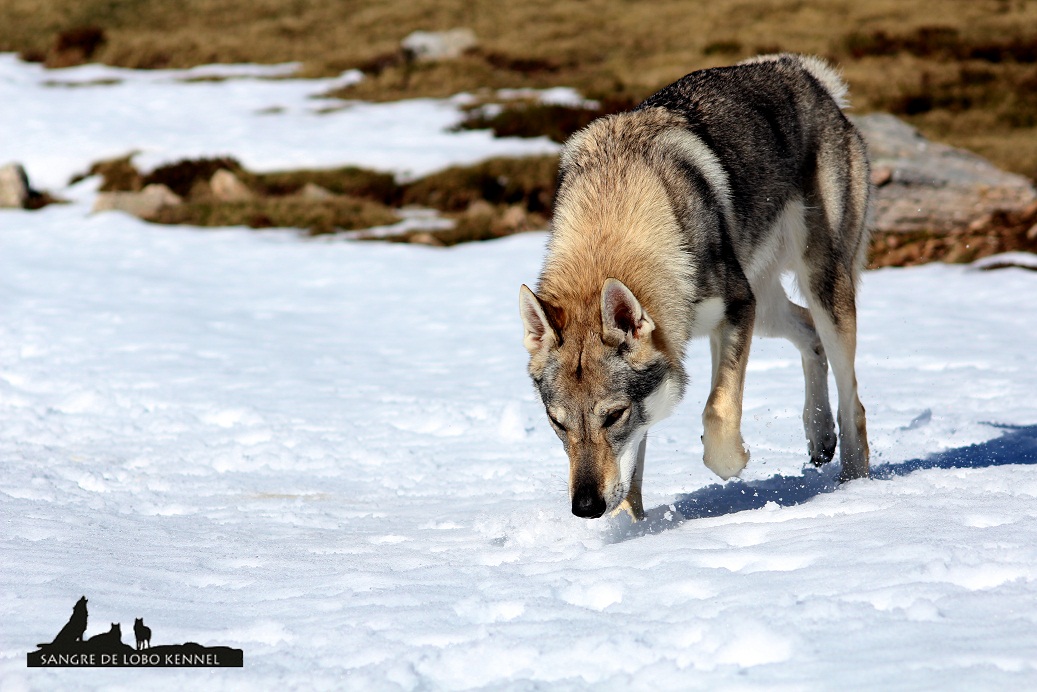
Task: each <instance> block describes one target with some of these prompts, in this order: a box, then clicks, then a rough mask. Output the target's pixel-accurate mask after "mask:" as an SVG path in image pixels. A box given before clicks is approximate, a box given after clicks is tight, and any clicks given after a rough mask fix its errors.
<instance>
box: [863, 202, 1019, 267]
mask: <svg viewBox="0 0 1037 692" xmlns="http://www.w3.org/2000/svg"><path fill="white" fill-rule="evenodd" d="M1015 251H1026V252H1037V204H1033V205H1031V206H1030V207H1028V208H1027V209H1025V210H1022V211H1020V212H1017V213H1004V212H1001V213H997V214H992V215H990V216H988V217H985V218H982V219H977V220H976V221H975V222H974V223H972V224H971V225H970V226H969V227H968V228H963V229H961V230H958V231H955V232H954V233H950V234H941V235H933V234H930V233H924V232H919V233H895V232H887V233H874V234H872V238H871V248H870V251H869V253H868V267H869V268H871V269H875V268H878V267H910V266H913V265H916V264H925V263H927V262H948V263H952V264H963V263H968V262H974V261H975V260H978V259H981V258H983V257H990V256H991V255H996V254H999V253H1002V252H1015Z"/></svg>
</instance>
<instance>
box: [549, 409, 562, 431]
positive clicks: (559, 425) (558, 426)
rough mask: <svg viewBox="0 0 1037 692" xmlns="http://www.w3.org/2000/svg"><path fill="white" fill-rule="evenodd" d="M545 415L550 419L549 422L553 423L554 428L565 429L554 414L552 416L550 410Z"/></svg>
mask: <svg viewBox="0 0 1037 692" xmlns="http://www.w3.org/2000/svg"><path fill="white" fill-rule="evenodd" d="M547 417H548V418H550V419H551V423H553V424H554V426H555V427H556V428H560V429H561V430H565V426H564V425H562V424H561V423H559V422H558V419H557V418H555V417H554V416H552V415H551V412H550V411H548V413H547Z"/></svg>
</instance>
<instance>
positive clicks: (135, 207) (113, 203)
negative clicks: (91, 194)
mask: <svg viewBox="0 0 1037 692" xmlns="http://www.w3.org/2000/svg"><path fill="white" fill-rule="evenodd" d="M182 201H183V200H181V199H180V196H179V195H177V194H176V193H175V192H173V191H172V190H170V189H169V188H168V187H166V186H165V185H161V184H153V185H148V186H147V187H145V188H144V189H143V190H141V191H140V192H102V193H100V194H98V195H97V200H96V201H95V202H94V211H95V212H99V211H124V212H126V213H127V214H132V215H134V216H136V217H139V218H142V219H148V218H150V217H152V216H154V215H155V214H157V213H158V211H159V210H160V209H162V208H163V207H173V206H176V205H178V204H180V203H181V202H182Z"/></svg>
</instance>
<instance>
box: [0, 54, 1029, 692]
mask: <svg viewBox="0 0 1037 692" xmlns="http://www.w3.org/2000/svg"><path fill="white" fill-rule="evenodd" d="M4 64H5V65H7V66H6V67H5V68H4V69H6V70H8V71H11V70H12V69H13V68H11V67H10V65H9V64H7V63H4ZM19 69H24V70H26V71H29V70H31V69H32V68H31V67H25V66H23V67H20V68H19ZM18 74H19V75H21V73H18ZM21 76H22V77H24V78H25V80H29V77H25V76H24V75H21ZM46 76H48V77H51V78H53V73H49V74H48V75H46ZM280 83H283V84H291V83H293V82H292V80H287V81H285V82H265V81H233V82H226V83H222V84H223V86H224V87H227V88H230V87H231V86H235V88H237V87H240V88H241V89H243V90H245V91H247V88H246V87H245V86H244V85H247V84H253V85H255V87H256V88H257V89H260V88H266V87H267V85H268V84H280ZM197 86H198V85H197V84H182V83H179V82H174V81H171V80H169V81H167V82H166V86H165V87H164V89H165V92H168V93H167V94H166V100H167V102H168V103H183V102H186V101H187V96H184V98H179V99H178V98H176V97H178V96H180V95H185V94H186V95H188V96H191V95H192V94H193V93H194V92H192V91H189V90H192V89H195V88H196V87H197ZM9 88H11V87H10V85H9V84H7V85H6V86H3V85H0V89H9ZM104 88H117V87H111V86H109V87H102V86H94V87H80V89H82V90H86V91H93V90H101V89H104ZM142 88H143V87H142ZM41 89H42V88H41ZM25 91H26V93H37V92H35V91H33V90H32V89H29V88H28V87H26V89H25ZM75 91H77V90H71V91H70V92H69V93H73V92H75ZM165 92H164V93H165ZM39 93H47V92H44V91H40V92H39ZM192 97H193V96H192ZM27 100H28V101H31V99H27ZM30 105H31V104H30ZM37 105H38V104H37ZM37 105H33V106H32V107H34V108H35V107H37ZM288 105H289V107H292V104H291V103H289V104H288ZM412 105H413V104H412ZM400 107H401V108H404V107H405V106H400ZM415 107H417V106H415ZM423 108H425V109H426V110H427V111H436V110H437V109H447V106H446V105H443V104H441V103H426V104H425V106H423ZM419 110H420V108H419ZM6 112H7V111H6V110H0V113H6ZM38 112H39V113H45V109H43V108H42V107H39V109H38ZM4 117H7V116H4ZM40 117H43V116H42V115H41V116H40ZM56 117H57V116H56ZM253 117H255V118H257V119H258V118H261V117H263V116H253ZM8 126H9V127H12V128H14V129H13V130H11V129H9V130H8V132H14V133H15V134H14V135H12V136H11V139H5V141H4V144H3V146H4V147H7V146H8V143H9V142H14V144H13V145H12V146H16V147H17V146H23V145H22V144H20V143H19V140H20V137H19V133H23V134H24V130H19V129H18V127H20V126H19V125H18V123H16V122H15V123H13V124H11V123H8V124H5V127H8ZM38 126H39V123H36V124H29V125H26V126H25V127H38ZM98 127H100V125H98ZM156 127H162V126H161V125H156ZM102 130H103V132H104V137H107V138H109V140H110V141H111V142H113V143H115V144H113V145H112V147H111V148H112V149H115V148H117V146H115V145H121V144H126V145H131V146H137V144H136V143H135V142H134V141H131V140H133V139H134V137H135V136H136V135H137V132H136V131H132V130H129V129H127V130H126V136H125V138H124V139H125V141H122V140H120V139H119V134H118V133H119V131H120V124H119V122H118V121H117V120H114V119H113V120H112V121H111V122H108V123H107V124H106V127H105V128H102ZM155 134H156V135H157V134H159V133H157V132H156V133H155ZM442 137H444V138H458V140H457V141H464V138H465V137H468V135H442ZM449 141H454V140H453V139H450V140H449ZM473 141H474V140H473ZM482 141H483V142H484V144H485V145H486V146H485V149H484V152H485V154H484V155H489V154H490V153H492V151H493V149H492V147H494V146H501V147H504V146H506V145H508V144H507V143H504V144H500V145H498V144H495V143H492V140H489V139H488V138H487V139H485V140H482ZM234 143H235V145H236V146H240V147H241V148H233V147H232V148H231V149H230V150H226V149H220V150H219V151H210V152H202V153H230V154H233V155H236V156H239V157H240V158H241V159H242V160H244V161H246V162H248V161H249V156H250V155H251V152H252V151H253V149H252V148H251V147H250V143H249V142H248V141H246V140H236V141H235V142H234ZM268 144H269V142H268V143H263V144H257V145H256V149H257V150H262V149H263V147H265V146H267V145H268ZM374 144H376V143H375V142H369V143H368V145H369V146H372V147H373V146H374ZM512 144H514V143H512ZM297 146H299V147H300V148H299V150H298V151H296V152H294V154H293V155H295V156H297V157H298V158H299V160H300V161H303V160H306V161H307V165H317V164H320V163H325V162H326V161H325V159H324V158H322V157H324V156H325V155H326V151H325V148H326V146H327V140H326V139H325V138H320V139H316V140H314V141H313V142H311V143H309V144H308V145H306V146H303V145H302V144H297ZM307 146H308V147H309V148H306V147H307ZM476 149H477V147H475V146H474V145H473V147H472V148H471V149H469V148H466V147H460V146H459V151H460V153H459V154H458V156H460V157H466V156H469V155H470V152H473V151H476ZM10 151H11V150H10V149H4V150H2V151H0V158H4V159H15V158H20V159H21V160H22V161H23V162H24V163H25V164H26V165H27V166H28V167H29V168H30V174H31V175H33V177H34V178H40V179H47V170H46V169H47V167H48V166H49V165H51V164H50V159H46V161H47V162H45V163H43V164H37V163H36V162H35V160H34V159H33V158H32V152H31V149H26V150H25V152H24V153H22V150H20V149H19V150H18V152H19V153H18V154H17V156H15V155H12V154H11V153H9V152H10ZM87 153H89V152H85V151H80V150H76V149H74V148H73V149H72V151H71V153H70V154H68V156H67V158H68V165H66V168H69V167H74V168H78V169H80V170H82V169H85V168H86V165H87V164H88V163H89V162H90V160H92V159H91V158H90V156H87V155H86V154H87ZM116 153H118V152H116ZM348 153H349V152H348V151H346V153H345V154H344V155H343V158H342V160H338V161H335V162H334V163H336V164H342V163H352V162H355V161H353V160H350V158H349V156H348ZM73 154H76V155H79V154H82V155H83V158H82V160H81V161H78V160H77V161H73V160H72V158H74V157H73V156H72V155H73ZM91 155H92V154H91ZM441 155H442V156H444V157H446V156H449V151H445V152H441ZM44 156H49V154H44ZM73 164H74V165H73ZM54 165H56V166H57V164H54ZM63 165H64V164H63ZM279 165H280V164H279ZM59 167H60V166H59ZM403 167H404V166H401V168H403ZM61 172H62V174H64V172H65V171H64V170H63V171H61ZM55 179H58V180H60V179H61V176H57V175H55ZM93 184H94V183H93V182H92V181H87V182H85V183H83V184H81V185H80V186H78V187H77V188H75V189H72V190H58V191H60V192H61V193H63V194H65V195H67V196H69V197H72V198H73V199H75V200H76V203H75V204H71V205H66V206H51V207H48V208H46V209H43V210H41V211H38V212H21V211H0V463H2V469H3V473H2V474H0V522H2V523H0V525H2V526H3V530H2V532H0V622H3V626H2V627H0V689H4V690H8V689H10V690H18V689H48V690H49V689H59V688H71V687H104V688H117V689H140V688H141V687H142V686H146V687H147V688H148V689H183V688H184V687H185V686H187V685H191V684H197V682H196V681H198V680H204V681H205V682H204V684H205V687H206V688H213V689H222V688H226V689H244V688H250V689H251V688H256V687H261V688H267V689H270V688H275V687H284V688H291V689H295V688H300V689H337V688H342V687H348V688H352V689H396V688H401V689H462V688H469V687H493V688H502V687H503V688H515V689H530V688H537V687H550V688H552V689H582V688H586V687H594V688H598V689H615V688H618V687H621V686H629V687H632V688H634V689H650V688H651V689H655V688H662V689H709V690H713V689H845V688H857V689H861V688H864V689H970V690H972V689H1024V688H1033V687H1034V686H1037V540H1035V539H1037V397H1035V392H1037V319H1035V317H1037V273H1034V272H1029V271H1025V270H1023V269H1004V270H999V271H991V272H983V271H978V270H975V269H970V268H962V267H948V266H942V265H933V266H926V267H921V268H914V269H906V270H882V271H878V272H871V273H869V274H867V275H866V276H865V278H864V282H863V287H862V291H861V311H860V339H859V343H860V346H859V348H860V352H859V369H858V376H859V380H860V384H861V397H862V400H863V401H864V403H865V406H866V407H867V409H868V422H869V429H870V433H871V443H872V452H873V456H872V461H873V466H874V476H875V478H874V479H872V480H867V481H857V482H854V483H851V484H849V485H847V486H844V487H841V488H838V489H835V488H834V487H833V484H832V480H831V479H832V474H831V473H830V472H825V473H817V472H814V471H804V470H803V464H804V461H805V459H806V454H805V442H804V440H803V433H802V429H801V423H800V422H799V419H800V410H799V407H800V402H801V397H802V379H801V378H802V375H801V371H800V366H799V357H798V355H797V354H796V353H795V351H794V350H793V349H792V347H791V346H789V345H787V344H785V343H783V342H780V341H773V340H757V341H755V342H754V344H753V354H752V356H751V359H750V374H749V379H748V384H747V392H746V401H745V422H744V432H745V437H746V440H747V442H748V444H749V445H750V447H751V449H752V452H753V460H752V461H751V462H750V465H749V467H748V469H747V470H746V472H745V474H744V478H743V480H741V481H734V482H728V483H720V482H718V481H717V479H716V478H715V477H713V476H712V475H711V474H710V473H709V472H708V471H707V470H706V469H705V468H704V467H703V466H702V463H701V454H702V449H701V444H700V442H699V434H700V423H699V415H700V412H701V409H702V406H703V403H704V399H705V396H706V384H705V383H706V380H707V378H708V353H707V349H706V346H705V344H704V343H701V342H699V343H695V344H694V345H693V347H692V348H691V350H690V353H689V357H688V366H689V371H690V374H691V376H692V384H691V386H690V387H689V393H688V396H687V398H686V400H685V401H684V403H683V404H682V405H681V406H680V407H679V409H678V410H677V412H676V413H675V415H674V416H673V417H672V418H671V419H670V420H669V421H667V422H666V423H664V424H662V425H661V426H659V427H658V428H657V429H656V430H655V431H654V433H653V434H652V436H651V438H650V440H649V446H648V462H647V469H646V474H645V506H646V508H647V509H648V513H649V517H648V519H647V521H645V522H643V523H642V524H639V525H634V526H631V525H629V524H628V523H627V522H626V521H623V520H615V521H612V520H599V521H583V520H579V519H576V518H574V517H572V516H571V515H570V514H569V511H568V497H567V494H566V476H565V474H566V461H565V458H564V455H563V453H562V450H561V448H560V445H559V444H558V442H557V439H556V438H555V437H554V435H553V434H552V433H551V431H550V430H549V427H548V425H547V422H546V419H545V417H544V415H543V413H542V411H541V408H540V406H539V404H538V403H537V402H536V401H535V400H534V397H533V391H532V387H531V385H530V384H529V382H528V381H527V378H526V375H525V372H524V368H525V361H526V355H525V351H524V350H523V349H522V346H521V326H520V323H519V320H518V315H517V305H516V304H517V293H518V285H519V284H520V283H521V282H523V281H525V282H530V281H532V280H534V279H535V277H536V274H537V271H538V268H539V263H540V258H541V255H542V251H543V243H544V236H543V234H527V235H522V236H517V237H512V238H508V239H505V240H501V241H496V242H493V243H483V244H474V245H467V246H459V247H456V248H452V249H449V250H441V249H430V248H425V247H416V246H402V245H381V244H365V243H351V242H344V241H336V240H303V239H300V238H299V237H297V236H296V235H294V234H291V233H289V232H262V233H259V232H250V231H244V230H227V231H213V230H204V231H203V230H191V229H185V228H182V227H176V228H169V227H157V226H150V225H146V224H143V223H141V222H139V221H136V220H134V219H131V218H129V217H126V216H123V215H120V214H104V215H95V216H90V215H88V214H87V210H88V209H89V205H90V200H91V197H92V192H91V190H92V185H93ZM82 595H86V596H87V598H88V599H89V600H90V605H89V608H90V626H89V629H88V631H87V634H88V635H91V634H96V633H99V632H101V631H105V630H107V629H108V623H110V622H121V623H122V625H123V632H124V641H129V642H130V643H132V635H130V634H129V632H130V628H131V624H132V620H133V618H135V617H141V616H143V617H144V619H145V622H146V623H147V624H148V625H149V626H150V627H151V628H152V630H153V633H154V635H153V639H154V643H155V644H156V645H158V644H163V643H176V642H182V641H185V640H192V641H197V642H199V643H202V644H211V645H229V646H236V647H240V648H243V649H244V651H245V668H244V669H242V670H225V669H224V670H219V669H217V670H209V671H198V670H193V671H192V670H188V671H183V670H181V671H176V670H172V669H160V670H127V669H116V670H102V669H92V670H76V669H48V670H40V669H33V670H28V669H26V668H25V654H26V652H28V651H29V650H31V649H33V648H34V645H35V644H36V643H37V642H42V641H47V640H49V638H51V637H53V635H54V634H55V633H56V632H57V630H58V629H59V628H60V627H61V626H62V625H63V624H64V622H65V621H66V619H67V618H68V615H69V614H70V612H71V607H72V605H73V604H74V603H75V601H76V600H77V599H78V598H79V597H80V596H82Z"/></svg>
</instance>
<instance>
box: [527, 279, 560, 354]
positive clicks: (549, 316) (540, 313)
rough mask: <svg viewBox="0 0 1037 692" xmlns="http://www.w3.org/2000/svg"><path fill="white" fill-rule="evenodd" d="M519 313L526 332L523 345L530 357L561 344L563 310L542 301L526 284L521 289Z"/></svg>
mask: <svg viewBox="0 0 1037 692" xmlns="http://www.w3.org/2000/svg"><path fill="white" fill-rule="evenodd" d="M519 313H520V314H521V315H522V325H523V326H524V327H525V330H526V331H525V335H524V336H523V337H522V343H523V345H524V346H525V347H526V350H527V351H529V353H530V355H533V354H535V353H538V352H539V351H541V350H542V349H545V348H551V347H553V346H558V345H559V344H560V343H561V341H562V339H561V330H562V327H564V326H565V313H564V312H563V311H562V309H561V308H559V307H555V306H554V305H551V304H550V303H548V302H546V301H543V300H540V298H538V297H537V295H536V294H535V293H533V291H531V290H529V287H528V286H526V285H525V284H522V288H520V289H519Z"/></svg>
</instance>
